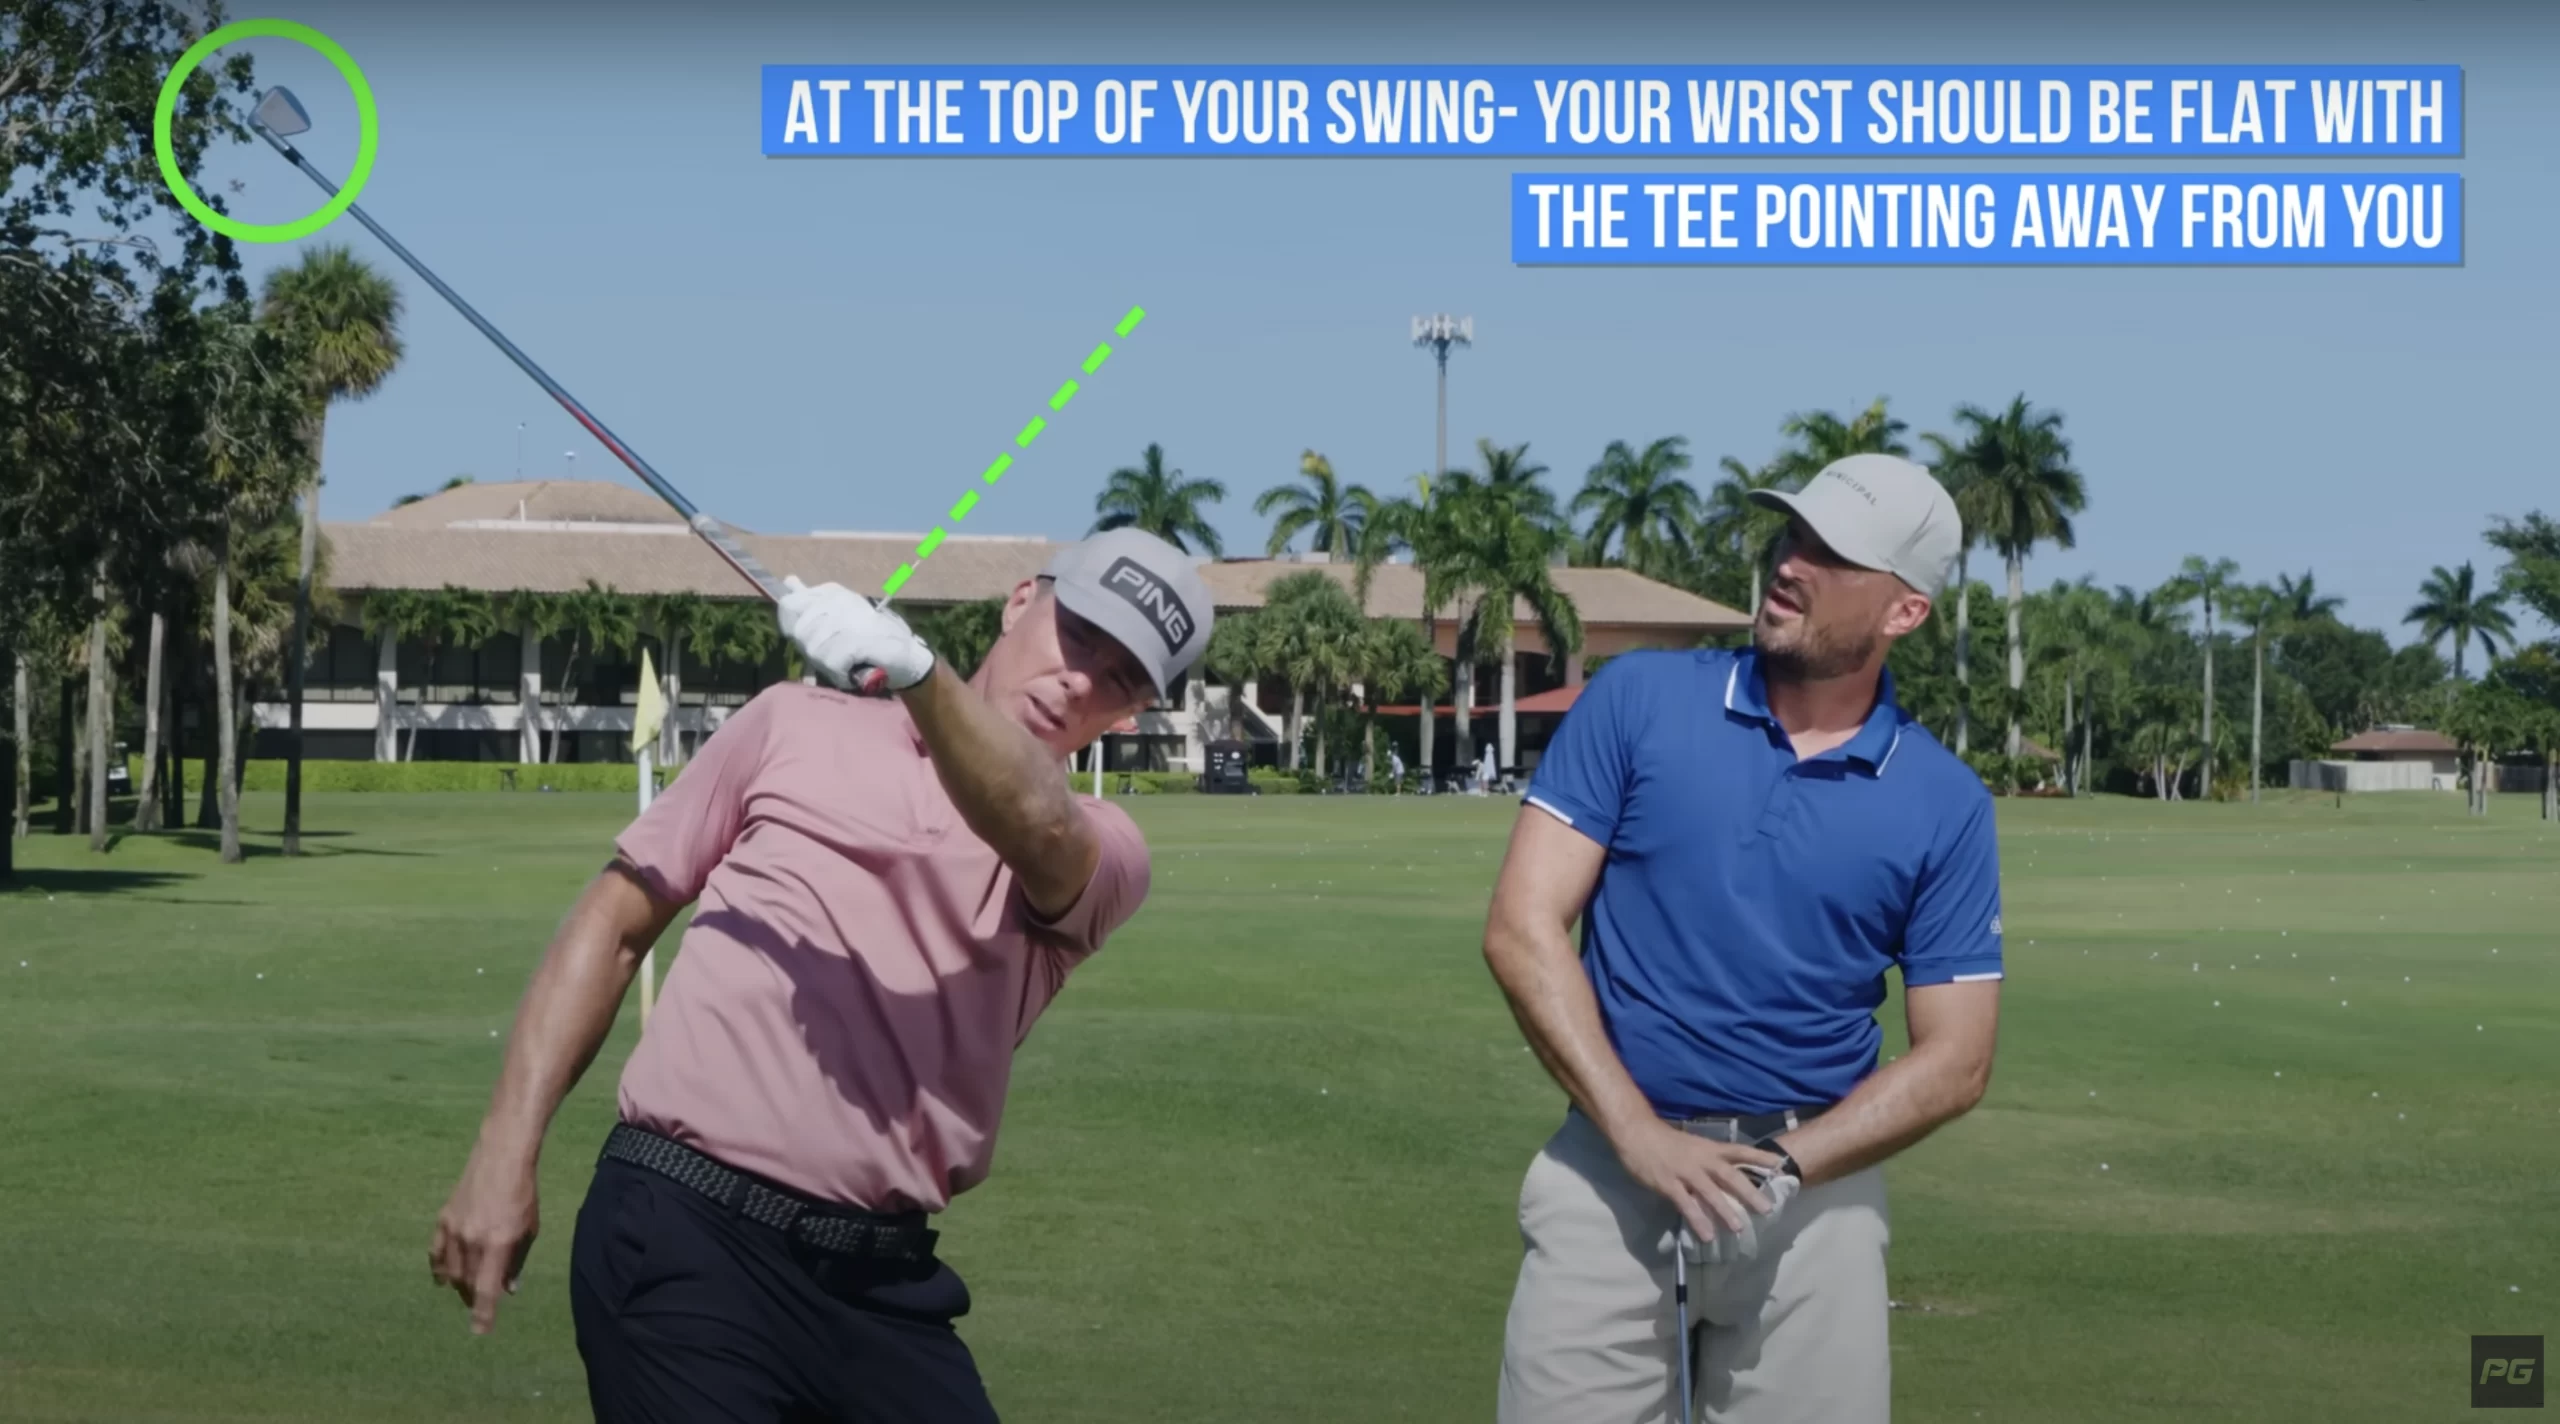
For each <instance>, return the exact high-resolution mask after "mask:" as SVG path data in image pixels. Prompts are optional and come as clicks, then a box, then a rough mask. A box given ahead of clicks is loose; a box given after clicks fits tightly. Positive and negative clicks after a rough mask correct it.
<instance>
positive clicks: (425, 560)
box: [253, 480, 1750, 772]
mask: <svg viewBox="0 0 2560 1424" xmlns="http://www.w3.org/2000/svg"><path fill="white" fill-rule="evenodd" d="M322 529H323V534H324V537H325V539H326V541H327V545H328V563H327V577H328V582H329V585H330V588H331V589H332V591H333V592H334V594H335V595H336V597H335V599H334V600H333V601H334V603H335V604H336V605H337V607H336V611H335V616H334V619H333V620H331V626H327V627H315V630H314V634H313V638H312V647H311V657H310V662H309V666H308V669H307V672H306V687H305V692H304V698H303V728H304V737H305V747H306V749H307V754H308V755H310V756H313V757H318V758H338V759H355V760H394V759H399V758H403V757H407V758H414V759H418V760H443V761H456V760H462V761H506V762H533V761H539V760H559V761H589V762H592V761H629V760H630V759H631V751H630V736H631V727H632V723H633V717H634V714H635V704H636V702H637V700H638V693H639V676H640V674H639V668H638V665H637V662H638V655H637V654H636V653H629V652H623V651H616V650H606V651H603V652H601V653H599V652H597V651H596V650H593V649H588V650H584V651H582V652H581V654H580V656H579V658H578V661H577V665H576V666H575V667H574V668H571V667H570V666H569V665H568V664H569V654H570V647H569V641H568V638H567V636H566V635H565V634H554V635H552V636H550V637H537V636H535V630H533V629H531V628H525V627H518V628H503V629H501V630H499V631H498V632H497V633H495V634H494V635H493V636H490V637H488V638H486V639H485V640H482V641H480V642H478V643H477V644H476V645H474V646H468V647H451V646H436V647H433V648H430V646H429V645H428V644H427V643H426V642H425V641H424V640H422V639H418V638H401V637H398V636H395V634H394V633H393V632H392V631H390V630H384V631H382V632H380V633H376V634H369V633H368V632H367V631H366V630H365V627H364V626H363V618H362V613H363V609H364V606H365V601H366V600H367V599H368V598H369V597H371V596H373V595H375V594H377V593H383V592H389V591H394V590H403V589H407V590H418V591H422V592H433V591H435V590H439V589H444V588H447V587H459V588H463V589H469V590H474V591H477V592H481V593H486V594H491V595H506V594H516V593H552V594H560V593H574V592H577V591H580V590H583V589H585V588H586V587H587V586H588V584H589V581H591V580H592V581H593V582H594V583H596V584H599V585H602V586H603V587H605V588H608V589H610V590H612V591H614V592H617V593H621V594H626V595H637V596H649V595H665V594H679V593H690V594H694V595H697V596H700V597H702V598H705V599H712V600H750V599H756V594H755V592H754V590H753V589H752V588H750V587H749V586H748V585H747V583H746V581H745V580H744V579H742V578H741V577H740V576H739V575H738V574H737V572H736V571H735V570H733V569H731V568H730V567H729V566H728V565H727V564H725V563H723V562H722V561H721V560H720V558H719V556H718V555H716V554H714V553H712V552H711V550H710V549H709V548H708V547H706V546H705V545H704V544H703V543H702V542H701V541H700V540H699V539H697V538H695V537H694V536H693V534H692V531H691V530H689V529H688V528H687V527H686V526H685V525H684V523H683V522H682V521H681V520H680V519H679V518H678V517H677V516H676V515H675V514H674V512H673V511H671V510H669V509H668V508H667V507H666V506H665V505H663V504H661V503H660V502H659V501H657V500H656V499H655V498H653V497H651V496H650V495H648V494H647V493H645V492H643V491H640V490H637V489H633V488H629V487H626V486H623V485H619V484H614V483H609V482H604V481H592V480H577V481H569V480H540V481H523V482H509V483H494V484H466V485H460V486H457V487H455V488H453V489H449V490H446V491H444V492H442V493H440V494H435V495H430V496H427V497H425V498H423V499H420V500H416V501H414V502H411V503H409V504H405V505H402V506H400V507H398V508H395V509H392V510H390V511H388V512H386V513H384V514H381V515H379V516H376V517H375V518H373V519H371V520H368V521H365V522H363V523H326V522H324V523H323V526H322ZM735 532H736V533H737V537H738V539H739V541H740V542H741V543H743V544H744V545H746V546H747V548H748V549H749V550H750V551H751V552H752V553H754V554H755V555H756V557H757V558H759V559H761V560H762V561H763V562H764V564H765V566H766V567H768V568H770V569H772V570H774V572H775V573H776V574H785V573H789V574H797V575H799V576H800V578H802V579H803V580H805V581H806V582H809V583H813V584H815V583H823V582H827V581H834V582H837V583H841V584H843V585H845V586H846V587H848V588H853V589H857V590H862V591H866V592H868V591H872V590H876V589H878V588H880V587H881V586H882V584H883V583H884V582H885V581H886V580H887V579H888V577H889V575H890V574H891V573H892V572H894V571H895V570H896V569H897V568H898V566H899V565H900V564H902V563H906V562H908V561H910V560H911V559H912V558H913V556H914V550H915V547H916V545H917V543H918V541H919V539H920V537H921V536H920V535H914V534H889V533H838V532H825V531H821V532H816V533H809V534H796V535H770V534H756V533H750V532H747V531H743V530H740V531H735ZM1055 547H1056V545H1055V543H1053V542H1052V541H1048V540H1043V539H1036V538H1015V537H982V536H951V537H946V538H945V539H944V540H943V541H942V543H941V545H940V546H939V547H938V548H937V549H936V550H935V551H934V553H933V556H932V557H931V558H929V559H927V560H926V561H925V562H924V563H922V564H921V565H919V566H918V567H917V569H916V571H915V573H914V574H913V575H912V576H911V577H910V578H909V579H908V581H907V583H906V584H905V585H904V586H903V587H902V588H901V589H900V590H899V594H898V606H899V607H900V609H901V610H902V611H905V612H909V613H915V612H920V611H924V610H930V609H934V608H937V607H947V606H950V605H954V604H961V603H970V602H976V601H979V600H983V599H989V598H997V597H1001V596H1003V595H1004V594H1006V593H1007V592H1009V591H1010V590H1011V589H1012V588H1013V587H1014V585H1015V584H1017V583H1019V582H1020V581H1021V580H1022V579H1025V578H1028V577H1031V576H1033V575H1036V574H1037V573H1038V572H1039V571H1040V569H1041V568H1042V567H1043V566H1044V565H1046V563H1047V562H1048V560H1049V556H1050V554H1051V552H1052V551H1053V549H1054V548H1055ZM1311 569H1312V570H1318V571H1322V572H1324V573H1326V574H1327V575H1328V576H1330V577H1333V578H1336V579H1338V580H1340V581H1341V582H1342V583H1343V585H1344V586H1345V588H1346V589H1348V588H1349V586H1350V583H1351V576H1352V570H1351V568H1350V567H1349V566H1348V565H1347V564H1337V563H1332V562H1329V561H1328V560H1326V558H1325V556H1323V555H1320V554H1319V555H1297V556H1290V555H1283V556H1281V557H1278V558H1249V559H1205V558H1204V559H1202V560H1201V562H1200V574H1201V578H1202V581H1203V582H1205V583H1206V584H1207V585H1208V586H1209V589H1210V592H1211V594H1212V596H1213V597H1214V598H1215V599H1216V602H1217V609H1218V612H1220V613H1221V614H1225V613H1232V612H1240V611H1243V610H1247V609H1252V608H1258V607H1260V606H1261V604H1262V602H1263V598H1264V594H1265V591H1266V590H1267V589H1268V588H1269V587H1270V585H1271V584H1272V583H1273V582H1274V581H1276V580H1278V579H1281V578H1285V577H1287V576H1289V575H1292V574H1298V573H1304V572H1307V571H1309V570H1311ZM1554 576H1555V581H1556V584H1557V586H1558V587H1559V588H1560V589H1562V590H1563V592H1564V593H1565V594H1566V596H1567V597H1569V598H1571V599H1572V600H1573V602H1574V605H1575V607H1576V608H1577V609H1578V610H1579V612H1580V614H1581V617H1582V622H1583V627H1584V635H1583V636H1584V648H1583V657H1582V658H1575V659H1564V660H1559V659H1556V658H1553V657H1550V656H1549V655H1548V651H1547V648H1546V645H1545V642H1544V640H1543V639H1542V638H1541V637H1540V635H1539V632H1538V627H1537V623H1536V620H1535V619H1534V617H1532V616H1530V614H1529V611H1528V609H1527V607H1526V605H1522V606H1521V607H1520V608H1519V609H1517V610H1516V614H1517V619H1516V631H1515V634H1514V648H1515V652H1514V654H1513V657H1514V661H1515V668H1514V676H1515V684H1514V699H1515V705H1516V707H1517V709H1518V735H1517V739H1516V740H1517V745H1516V746H1514V747H1511V748H1507V749H1504V751H1503V753H1502V756H1501V760H1502V762H1503V764H1504V765H1505V766H1514V767H1521V768H1526V767H1528V766H1531V765H1534V764H1535V759H1536V752H1537V750H1538V748H1539V747H1540V746H1543V745H1544V742H1545V734H1546V732H1547V731H1548V730H1550V729H1551V727H1552V725H1553V722H1554V721H1555V719H1556V718H1557V717H1559V716H1561V715H1562V712H1563V710H1564V708H1565V707H1567V706H1570V705H1571V702H1572V699H1573V697H1574V695H1575V694H1576V693H1578V692H1579V691H1580V690H1581V685H1582V681H1583V669H1584V665H1585V660H1586V659H1598V658H1607V657H1611V656H1614V655H1616V654H1618V653H1622V652H1626V651H1628V650H1630V649H1634V648H1648V647H1652V648H1684V647H1692V646H1695V645H1697V644H1698V643H1699V642H1700V641H1701V640H1702V639H1704V638H1706V637H1709V636H1711V635H1715V634H1720V633H1732V632H1738V631H1740V630H1742V629H1744V628H1747V627H1748V626H1749V622H1750V620H1749V619H1748V618H1747V617H1746V616H1745V615H1744V614H1742V613H1740V612H1737V611H1735V610H1733V609H1731V608H1727V607H1725V606H1723V605H1722V604H1718V603H1714V602H1710V601H1709V600H1707V599H1703V598H1699V597H1697V596H1696V595H1693V594H1690V593H1687V592H1685V591H1683V590H1680V589H1676V588H1672V587H1669V586H1668V585H1665V584H1661V583H1657V582H1655V581H1653V580H1651V579H1647V578H1644V577H1642V576H1640V575H1637V574H1634V573H1631V572H1628V571H1626V570H1624V569H1602V568H1558V569H1557V570H1555V575H1554ZM759 602H760V600H759ZM1367 611H1368V612H1369V614H1370V615H1371V616H1373V617H1389V618H1400V619H1409V620H1412V621H1413V622H1415V623H1416V624H1417V625H1418V624H1419V623H1420V622H1421V618H1422V577H1421V572H1420V571H1419V570H1418V569H1416V568H1415V567H1413V566H1412V565H1411V564H1406V563H1394V564H1387V565H1383V566H1381V567H1379V568H1378V569H1376V570H1375V571H1374V573H1373V575H1372V578H1371V582H1370V591H1369V601H1368V610H1367ZM1456 635H1457V629H1456V619H1455V618H1454V617H1453V616H1451V612H1450V611H1449V610H1443V611H1442V615H1441V618H1440V622H1439V630H1438V641H1439V648H1440V651H1441V654H1442V656H1443V657H1453V656H1454V653H1455V649H1456ZM658 671H659V672H660V673H661V675H662V676H663V675H665V674H666V673H668V672H669V669H666V668H660V669H658ZM674 671H675V672H676V674H677V676H676V677H675V678H674V679H672V681H673V682H674V683H675V685H676V695H675V697H674V698H673V702H672V706H671V707H670V708H669V717H668V721H669V723H670V724H671V725H670V728H669V731H668V733H667V737H668V742H667V747H668V751H669V753H670V754H671V755H673V756H676V757H682V756H683V755H685V754H686V752H687V750H689V749H690V748H691V747H693V746H696V745H699V742H700V739H701V738H703V737H705V736H708V735H709V734H710V733H711V732H712V731H714V730H716V729H717V728H718V726H719V724H720V722H721V720H722V719H723V718H725V717H726V716H727V715H728V714H729V713H730V711H732V710H734V709H735V708H737V707H740V706H743V705H744V704H745V703H746V702H747V700H748V699H749V698H751V697H753V696H754V695H755V694H756V692H757V691H759V690H760V689H762V688H764V687H766V686H768V685H770V684H771V683H773V682H776V681H779V680H781V679H782V678H783V677H784V676H785V675H786V674H785V671H784V666H783V659H782V655H781V654H780V653H779V652H778V651H777V652H774V653H771V654H768V655H767V656H765V657H764V658H762V659H760V660H758V661H757V662H756V663H753V664H749V663H746V662H744V661H742V660H736V659H730V658H723V657H720V656H717V655H716V650H711V649H702V650H697V649H692V648H688V649H686V650H685V653H684V656H683V659H682V662H681V665H680V667H679V668H677V669H675V670H674ZM564 675H567V676H570V677H572V678H574V683H573V684H572V685H570V686H569V687H568V688H567V695H566V696H565V697H563V696H562V695H561V694H562V684H561V679H562V678H563V676H564ZM1456 685H1457V683H1456V677H1455V673H1454V669H1453V670H1452V676H1451V679H1450V687H1451V689H1452V691H1453V692H1454V689H1455V687H1456ZM1500 686H1501V684H1500V675H1499V669H1498V668H1482V669H1479V670H1478V673H1477V676H1476V682H1475V697H1476V702H1477V705H1476V706H1475V707H1473V708H1472V709H1470V710H1469V714H1468V715H1469V730H1470V733H1471V739H1472V740H1474V741H1476V742H1478V743H1481V742H1482V741H1484V740H1486V739H1489V738H1492V737H1494V736H1495V735H1496V732H1497V726H1496V723H1497V721H1498V711H1499V699H1500ZM1289 692H1290V690H1289V689H1288V688H1287V687H1285V686H1281V685H1278V684H1276V683H1274V682H1273V681H1271V680H1268V679H1266V680H1262V681H1259V682H1254V683H1247V684H1245V685H1244V686H1243V687H1241V688H1239V689H1230V688H1228V687H1225V686H1223V685H1213V684H1210V683H1208V682H1207V681H1206V680H1205V679H1204V678H1203V677H1202V675H1201V673H1200V670H1199V669H1197V668H1195V669H1193V672H1192V674H1191V676H1190V677H1189V679H1188V680H1187V681H1186V683H1185V685H1184V686H1183V687H1182V688H1180V689H1179V690H1178V691H1177V692H1176V693H1175V694H1174V695H1172V696H1170V697H1167V698H1165V699H1164V700H1163V701H1161V702H1159V703H1158V704H1157V705H1155V706H1152V707H1149V708H1147V709H1146V710H1145V711H1143V712H1141V713H1140V714H1139V715H1138V716H1137V717H1135V718H1133V719H1131V720H1130V721H1127V722H1124V723H1122V724H1121V726H1120V727H1119V728H1117V729H1115V730H1114V731H1113V732H1112V733H1111V734H1110V735H1108V736H1107V737H1106V738H1105V739H1104V744H1103V748H1102V755H1103V757H1104V763H1105V765H1106V766H1108V767H1110V768H1111V769H1113V770H1178V771H1195V772H1196V771H1198V770H1200V769H1202V767H1203V766H1204V764H1205V752H1204V748H1205V745H1206V743H1207V742H1209V741H1213V740H1232V741H1238V742H1243V743H1246V744H1248V745H1249V746H1250V747H1251V748H1252V759H1253V760H1254V761H1255V762H1256V763H1260V764H1274V763H1278V764H1285V763H1286V761H1287V758H1286V756H1285V754H1284V753H1283V751H1282V750H1281V743H1282V740H1283V737H1284V732H1283V726H1284V723H1285V714H1286V712H1287V709H1288V707H1289ZM1450 695H1451V694H1448V693H1444V694H1443V695H1442V697H1441V698H1440V699H1439V705H1438V706H1437V707H1436V708H1435V712H1436V715H1437V720H1438V722H1439V729H1438V734H1437V736H1436V739H1435V740H1436V743H1437V756H1436V758H1435V759H1436V760H1438V761H1439V762H1440V763H1441V769H1443V770H1446V769H1448V768H1449V767H1450V766H1451V765H1453V764H1454V757H1455V755H1456V750H1455V747H1454V745H1453V744H1454V742H1455V740H1456V738H1455V736H1454V732H1455V730H1456V728H1455V725H1454V709H1452V708H1451V707H1450V706H1449V705H1448V703H1449V696H1450ZM528 707H532V708H534V709H536V716H535V717H532V718H528V717H527V716H526V715H525V711H526V709H527V708H528ZM288 710H289V709H288V708H287V706H286V705H285V704H284V703H282V702H280V701H275V702H270V701H261V702H258V703H256V704H255V706H254V709H253V716H254V720H255V724H256V727H257V736H256V745H255V747H254V750H253V755H257V756H262V757H271V756H279V755H281V754H282V753H283V751H284V741H285V737H286V732H285V728H286V727H287V725H288V717H287V713H288ZM1418 711H1419V709H1418V708H1414V707H1403V708H1395V709H1389V710H1388V721H1389V725H1390V728H1391V733H1392V734H1393V735H1395V736H1396V738H1397V740H1398V741H1399V742H1400V743H1401V744H1402V745H1403V747H1404V748H1405V754H1406V756H1407V757H1408V758H1411V757H1412V756H1414V754H1415V752H1414V748H1415V745H1416V742H1417V740H1418V737H1417V729H1416V727H1415V721H1416V714H1417V713H1418ZM555 733H556V734H559V747H558V751H557V755H556V756H554V755H553V754H552V745H551V744H552V738H553V735H554V734H555Z"/></svg>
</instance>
